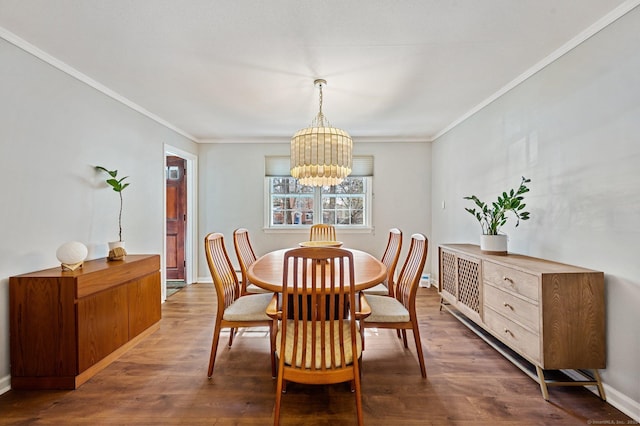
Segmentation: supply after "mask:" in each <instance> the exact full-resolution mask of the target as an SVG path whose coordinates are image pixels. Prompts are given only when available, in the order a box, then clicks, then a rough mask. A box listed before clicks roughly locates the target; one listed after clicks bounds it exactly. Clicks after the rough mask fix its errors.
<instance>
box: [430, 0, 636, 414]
mask: <svg viewBox="0 0 640 426" xmlns="http://www.w3.org/2000/svg"><path fill="white" fill-rule="evenodd" d="M638 28H640V9H636V10H634V11H632V12H631V13H629V14H628V15H626V16H624V17H623V18H621V19H620V20H619V21H617V22H615V23H614V24H612V25H611V26H609V27H607V28H605V29H604V30H603V31H601V32H600V33H598V34H596V35H595V36H594V37H592V38H591V39H589V40H587V41H586V42H585V43H583V44H582V45H580V46H578V47H577V48H576V49H574V50H573V51H571V52H569V53H568V54H567V55H565V56H563V57H562V58H560V59H559V60H558V61H556V62H555V63H553V64H551V65H549V66H548V67H547V68H545V69H543V70H542V71H540V72H539V73H537V74H536V75H534V76H533V77H532V78H530V79H529V80H527V81H526V82H524V83H523V84H521V85H519V86H518V87H516V88H515V89H513V90H511V91H510V92H508V93H507V94H506V95H504V96H503V97H501V98H500V99H498V100H496V101H495V102H493V103H492V104H490V105H489V106H488V107H486V108H484V109H483V110H481V111H480V112H478V113H477V114H475V115H474V116H472V117H471V118H469V119H467V120H466V121H465V122H463V123H462V124H461V125H459V126H458V127H456V128H454V129H453V130H452V131H450V132H448V133H447V134H445V135H444V136H442V137H440V138H439V139H438V140H437V141H436V142H435V143H434V145H433V206H432V208H433V224H432V230H433V233H432V235H433V239H432V242H433V243H434V246H435V244H442V243H452V242H469V243H476V244H477V242H478V240H479V236H478V235H479V233H480V227H479V225H478V223H477V221H476V220H475V219H474V218H473V217H472V216H471V215H469V214H468V213H466V212H465V211H464V207H468V206H470V204H469V202H467V201H464V200H463V199H462V197H463V196H466V195H470V194H476V195H478V196H479V197H480V199H489V200H491V199H494V198H495V197H496V195H497V194H498V193H499V192H501V191H502V190H504V189H507V188H511V187H514V186H517V185H518V184H519V180H520V176H522V175H524V176H526V177H528V178H531V183H530V188H531V192H530V194H529V195H528V196H527V198H526V199H527V207H529V211H530V212H531V219H530V220H529V221H527V222H522V223H521V225H520V227H518V228H517V229H514V228H513V225H511V226H507V227H506V228H505V232H506V233H507V234H509V249H510V251H513V252H517V253H523V254H528V255H532V256H536V257H542V258H547V259H552V260H556V261H560V262H564V263H570V264H575V265H579V266H583V267H587V268H592V269H596V270H601V271H604V272H605V280H606V301H607V316H606V321H607V339H608V341H607V369H606V370H603V371H602V377H603V380H604V382H605V384H606V385H607V389H608V396H609V399H610V401H612V402H615V403H616V405H618V407H619V408H620V407H624V408H625V410H624V411H626V412H627V413H628V414H631V415H633V416H634V417H635V418H636V419H638V418H640V329H639V324H640V309H639V308H640V262H639V261H638V254H640V228H639V226H638V224H639V223H640V166H639V164H640V31H639V30H638ZM443 200H444V201H445V202H446V203H445V205H446V208H445V209H444V210H443V209H442V208H441V202H442V201H443ZM431 261H432V263H433V265H435V264H436V262H437V259H436V258H435V256H432V258H431ZM432 268H433V269H434V270H435V269H437V268H436V267H435V266H432Z"/></svg>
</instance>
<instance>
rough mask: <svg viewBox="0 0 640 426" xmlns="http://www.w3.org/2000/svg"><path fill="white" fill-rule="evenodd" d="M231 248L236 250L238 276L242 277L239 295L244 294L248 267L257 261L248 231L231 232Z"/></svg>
mask: <svg viewBox="0 0 640 426" xmlns="http://www.w3.org/2000/svg"><path fill="white" fill-rule="evenodd" d="M233 246H234V247H235V250H236V256H237V258H238V264H239V265H240V274H241V276H242V286H241V292H240V293H241V294H245V293H246V292H247V285H249V278H248V275H247V270H248V269H249V266H251V265H252V264H253V262H255V261H256V260H257V257H256V254H255V252H254V251H253V247H252V246H251V241H250V239H249V231H248V230H247V229H246V228H238V229H236V230H235V231H233Z"/></svg>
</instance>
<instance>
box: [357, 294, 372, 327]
mask: <svg viewBox="0 0 640 426" xmlns="http://www.w3.org/2000/svg"><path fill="white" fill-rule="evenodd" d="M369 315H371V306H369V302H367V298H366V297H365V295H364V292H360V306H359V309H358V312H356V319H357V320H363V319H365V318H366V317H368V316H369Z"/></svg>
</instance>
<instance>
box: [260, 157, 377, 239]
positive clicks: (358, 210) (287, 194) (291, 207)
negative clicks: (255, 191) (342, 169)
mask: <svg viewBox="0 0 640 426" xmlns="http://www.w3.org/2000/svg"><path fill="white" fill-rule="evenodd" d="M359 158H364V159H365V161H364V162H365V163H366V164H368V165H369V166H368V167H365V168H362V167H358V168H356V166H357V165H358V164H361V163H363V160H360V161H357V158H354V167H353V169H354V172H357V171H358V170H364V171H365V172H368V173H369V175H368V176H363V175H362V172H360V173H352V176H349V177H348V178H346V179H345V180H344V181H343V182H342V183H341V184H339V185H335V186H323V187H314V186H303V185H300V184H299V183H298V181H297V180H296V179H294V178H292V177H291V176H282V175H281V176H274V174H285V173H287V174H288V172H289V157H267V159H266V174H267V176H266V177H265V195H266V197H265V198H267V202H266V203H265V205H266V208H265V226H266V227H267V228H271V229H295V228H305V229H306V228H307V227H308V226H310V225H313V224H315V223H325V224H330V225H334V226H336V227H342V228H351V229H358V228H359V229H369V228H370V227H371V198H372V196H371V194H372V188H371V181H372V178H371V174H372V173H371V170H372V165H373V158H372V157H359ZM283 170H284V172H283ZM354 174H356V175H355V176H353V175H354Z"/></svg>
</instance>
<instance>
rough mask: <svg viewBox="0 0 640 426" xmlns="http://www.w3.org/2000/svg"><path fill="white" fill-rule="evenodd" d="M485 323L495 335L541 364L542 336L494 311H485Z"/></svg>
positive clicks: (489, 309)
mask: <svg viewBox="0 0 640 426" xmlns="http://www.w3.org/2000/svg"><path fill="white" fill-rule="evenodd" d="M484 322H485V324H486V325H487V327H488V328H489V330H491V331H493V333H494V335H495V336H496V337H498V338H499V339H500V340H502V341H503V342H504V343H506V344H508V345H509V346H511V347H512V348H513V349H515V350H516V352H520V353H521V354H522V355H524V356H526V357H528V358H529V359H530V361H532V362H534V363H537V362H540V336H538V335H537V334H535V333H532V332H531V331H529V330H527V329H526V328H524V327H521V326H520V325H518V324H516V323H515V322H513V321H511V320H510V319H508V318H505V317H503V316H502V315H500V314H499V313H497V312H495V311H494V310H493V309H491V308H488V309H485V311H484Z"/></svg>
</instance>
